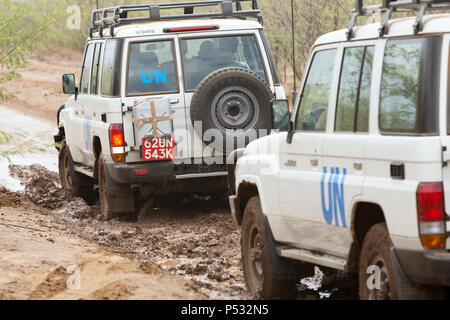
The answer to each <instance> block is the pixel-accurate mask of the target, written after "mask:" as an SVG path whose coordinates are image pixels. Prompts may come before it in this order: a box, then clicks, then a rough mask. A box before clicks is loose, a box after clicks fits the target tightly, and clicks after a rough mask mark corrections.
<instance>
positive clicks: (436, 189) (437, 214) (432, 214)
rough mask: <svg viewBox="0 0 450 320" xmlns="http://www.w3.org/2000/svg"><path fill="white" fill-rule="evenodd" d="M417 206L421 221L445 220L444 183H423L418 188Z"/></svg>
mask: <svg viewBox="0 0 450 320" xmlns="http://www.w3.org/2000/svg"><path fill="white" fill-rule="evenodd" d="M417 208H418V211H419V220H420V221H421V222H435V221H442V220H444V217H445V213H444V193H443V187H442V183H423V184H421V185H419V189H418V190H417Z"/></svg>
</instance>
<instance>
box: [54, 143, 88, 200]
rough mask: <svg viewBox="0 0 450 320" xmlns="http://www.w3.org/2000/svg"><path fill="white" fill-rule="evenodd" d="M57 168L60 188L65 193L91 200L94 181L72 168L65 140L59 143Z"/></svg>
mask: <svg viewBox="0 0 450 320" xmlns="http://www.w3.org/2000/svg"><path fill="white" fill-rule="evenodd" d="M58 169H59V178H60V180H61V185H62V188H63V190H64V191H65V192H66V193H67V194H69V195H71V196H73V197H80V198H82V199H84V200H85V201H86V202H88V203H91V202H92V201H93V194H94V183H93V181H92V180H91V179H90V178H89V177H86V176H83V175H82V174H80V173H78V172H76V171H75V170H74V164H73V160H72V156H71V154H70V150H69V147H68V146H67V143H66V140H63V141H62V143H61V148H60V151H59V163H58Z"/></svg>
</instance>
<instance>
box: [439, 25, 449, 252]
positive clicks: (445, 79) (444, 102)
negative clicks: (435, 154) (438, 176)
mask: <svg viewBox="0 0 450 320" xmlns="http://www.w3.org/2000/svg"><path fill="white" fill-rule="evenodd" d="M441 70H442V72H441V87H440V101H441V102H440V110H441V112H440V122H441V125H440V127H441V137H442V138H441V139H442V147H443V158H444V159H443V160H444V161H450V35H449V34H447V35H445V36H444V41H443V47H442V61H441ZM445 122H446V123H445ZM443 177H444V192H445V206H446V208H445V211H446V212H447V214H450V162H449V163H447V165H446V166H444V169H443ZM449 230H450V222H447V231H449ZM447 249H450V238H448V239H447Z"/></svg>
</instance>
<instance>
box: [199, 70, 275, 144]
mask: <svg viewBox="0 0 450 320" xmlns="http://www.w3.org/2000/svg"><path fill="white" fill-rule="evenodd" d="M272 99H273V94H272V92H271V90H270V88H269V86H268V85H267V83H266V82H265V81H264V79H262V78H261V77H260V76H258V75H257V74H256V73H253V72H251V71H249V70H246V69H242V68H224V69H220V70H217V71H215V72H213V73H211V74H210V75H208V76H207V77H206V78H205V79H203V81H201V82H200V84H199V85H198V87H197V88H196V89H195V92H194V96H193V97H192V103H191V120H192V124H193V126H194V128H195V130H196V132H197V134H198V135H199V136H200V137H205V134H207V135H213V137H215V139H214V141H212V142H211V144H210V145H211V146H212V147H214V148H215V149H217V150H219V151H221V152H225V151H229V152H231V151H233V150H235V149H236V148H237V147H239V148H244V147H245V146H246V145H247V144H248V143H250V142H251V141H252V140H255V139H257V138H259V137H260V136H261V134H260V132H259V130H262V129H265V130H266V133H267V134H270V131H271V128H272V121H271V112H270V108H271V106H270V104H271V101H272ZM196 122H200V123H201V126H200V125H198V124H197V125H196ZM211 129H214V130H215V132H212V131H209V130H211ZM208 131H209V132H208ZM262 135H264V134H262ZM202 140H204V139H202Z"/></svg>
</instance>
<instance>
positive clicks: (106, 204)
mask: <svg viewBox="0 0 450 320" xmlns="http://www.w3.org/2000/svg"><path fill="white" fill-rule="evenodd" d="M97 170H98V189H99V190H98V193H99V200H100V212H101V217H102V218H103V219H105V220H111V219H113V218H116V217H119V216H123V215H128V214H133V213H134V212H135V210H136V197H135V195H134V193H133V190H132V189H131V186H128V185H121V184H117V183H115V182H114V181H113V179H112V178H111V175H110V174H109V172H108V169H107V168H106V166H105V161H104V159H103V153H100V157H99V160H98V169H97Z"/></svg>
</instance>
